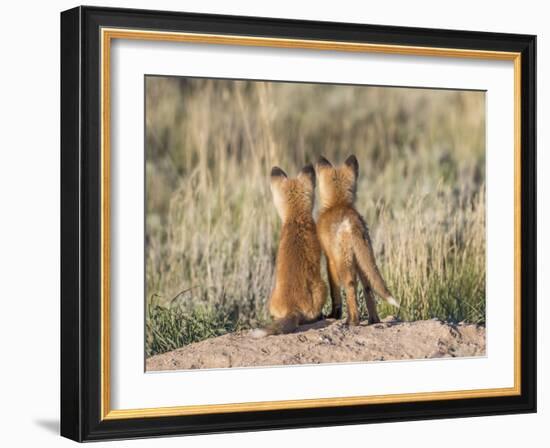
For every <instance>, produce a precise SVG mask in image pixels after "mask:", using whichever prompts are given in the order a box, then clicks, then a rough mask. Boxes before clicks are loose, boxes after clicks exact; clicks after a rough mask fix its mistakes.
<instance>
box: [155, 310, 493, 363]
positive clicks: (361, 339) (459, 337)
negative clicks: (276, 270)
mask: <svg viewBox="0 0 550 448" xmlns="http://www.w3.org/2000/svg"><path fill="white" fill-rule="evenodd" d="M484 355H485V327H483V326H479V325H471V324H458V325H453V324H449V323H446V322H442V321H439V320H426V321H417V322H400V321H396V320H394V319H393V318H391V317H390V318H386V319H384V321H383V322H381V323H380V324H375V325H367V324H366V322H363V323H361V325H359V326H357V327H348V326H346V325H344V324H343V322H342V321H334V320H331V319H328V320H325V321H320V322H317V323H315V324H312V325H304V326H302V327H300V328H299V329H298V330H297V331H296V332H294V333H292V334H286V335H280V336H268V337H264V338H260V339H255V338H253V337H252V336H251V335H250V332H249V331H241V332H237V333H232V334H227V335H224V336H220V337H217V338H212V339H208V340H205V341H201V342H197V343H195V344H190V345H188V346H186V347H183V348H180V349H177V350H173V351H171V352H168V353H163V354H161V355H156V356H153V357H151V358H149V359H147V362H146V368H147V370H148V371H151V370H183V369H212V368H224V367H252V366H273V365H292V364H320V363H336V362H359V361H389V360H397V359H423V358H443V357H461V356H484Z"/></svg>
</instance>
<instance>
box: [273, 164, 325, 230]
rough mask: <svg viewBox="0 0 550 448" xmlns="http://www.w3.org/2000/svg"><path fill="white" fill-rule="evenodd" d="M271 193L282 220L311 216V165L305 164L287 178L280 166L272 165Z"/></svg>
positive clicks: (312, 182)
mask: <svg viewBox="0 0 550 448" xmlns="http://www.w3.org/2000/svg"><path fill="white" fill-rule="evenodd" d="M271 193H272V194H273V202H274V203H275V208H276V209H277V213H279V216H280V217H281V220H282V221H283V222H285V221H288V220H289V219H292V218H296V217H303V216H309V217H311V214H312V212H313V203H314V198H315V170H314V169H313V165H311V164H310V165H306V166H305V167H304V168H302V170H301V171H300V172H299V173H298V176H296V177H295V178H289V177H288V176H287V175H286V173H285V172H284V171H283V170H282V169H281V168H279V167H278V166H274V167H273V168H272V169H271Z"/></svg>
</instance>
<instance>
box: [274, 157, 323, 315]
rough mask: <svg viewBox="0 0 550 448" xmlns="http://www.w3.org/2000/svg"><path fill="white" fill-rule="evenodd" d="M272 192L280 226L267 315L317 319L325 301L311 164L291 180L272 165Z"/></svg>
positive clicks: (313, 173)
mask: <svg viewBox="0 0 550 448" xmlns="http://www.w3.org/2000/svg"><path fill="white" fill-rule="evenodd" d="M271 191H272V194H273V201H274V203H275V208H276V209H277V212H278V214H279V216H280V217H281V221H282V228H281V238H280V241H279V248H278V251H277V262H276V272H275V286H274V289H273V292H272V294H271V298H270V300H269V311H270V314H271V315H272V317H273V318H275V319H284V318H287V317H288V316H297V317H296V319H297V320H298V321H299V322H306V321H313V320H316V319H318V318H319V316H320V314H321V309H322V308H323V305H324V303H325V300H326V286H325V283H324V282H323V280H322V278H321V254H322V252H321V246H320V244H319V240H318V238H317V232H316V226H315V222H314V220H313V217H312V212H313V206H314V198H315V170H314V169H313V166H312V165H308V166H306V167H305V168H303V169H302V170H301V171H300V173H299V174H298V176H297V177H296V178H293V179H290V178H288V176H287V175H286V173H285V172H284V171H283V170H281V169H280V168H278V167H274V168H273V169H272V171H271Z"/></svg>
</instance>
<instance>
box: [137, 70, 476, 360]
mask: <svg viewBox="0 0 550 448" xmlns="http://www.w3.org/2000/svg"><path fill="white" fill-rule="evenodd" d="M484 114H485V95H484V94H483V93H481V92H459V91H442V90H425V89H400V88H379V87H354V86H332V85H313V84H294V83H269V82H246V81H224V80H201V79H183V78H179V79H178V78H162V77H148V78H147V81H146V133H147V134H146V160H147V162H146V188H147V191H146V213H147V216H146V285H147V286H146V294H147V297H146V300H147V304H148V307H147V309H148V313H147V315H148V318H147V343H146V345H147V346H146V353H147V355H148V356H149V355H152V354H155V353H159V352H163V351H167V350H170V349H173V348H175V347H178V346H181V345H183V344H186V343H189V342H194V341H197V340H201V339H204V338H206V337H211V336H213V335H218V334H223V333H224V332H226V331H232V330H234V329H235V328H246V327H250V326H255V325H259V324H261V323H263V322H265V321H266V319H267V318H268V316H267V314H266V308H265V305H266V301H267V299H268V298H269V293H270V290H271V287H272V284H273V268H274V261H275V253H276V248H277V242H278V233H279V230H280V223H279V218H278V217H277V215H276V212H275V209H274V207H273V205H272V199H271V193H270V191H269V172H270V169H271V166H272V165H278V166H281V167H282V168H283V169H285V170H286V171H287V172H289V174H291V175H294V174H295V173H296V172H297V171H298V170H299V169H300V168H301V167H302V166H303V165H305V164H306V163H309V162H312V161H315V160H316V159H317V158H318V156H319V155H321V154H322V155H324V156H325V157H327V158H328V159H329V160H331V161H333V162H338V161H343V160H344V158H345V157H346V156H347V155H349V154H351V153H354V154H355V155H356V156H357V158H358V160H359V164H360V175H359V177H360V182H359V188H358V200H357V207H358V209H359V211H360V212H361V213H362V214H363V215H364V216H365V217H366V220H367V222H368V224H369V226H370V228H371V235H372V239H373V242H374V246H375V251H376V255H377V260H378V263H379V265H380V267H381V270H382V272H383V274H384V276H385V278H386V280H387V282H388V285H389V287H390V290H391V291H392V292H393V294H394V295H395V296H396V297H398V298H399V299H400V300H401V302H402V307H401V309H400V311H399V317H400V318H402V319H405V320H417V319H426V318H432V317H439V318H442V319H446V320H454V321H461V320H467V321H471V322H481V323H483V322H484V319H485V184H484V182H485V118H484ZM361 302H362V301H361ZM363 312H364V309H363ZM389 312H392V313H394V314H395V310H391V309H389V308H386V307H385V306H382V305H381V306H380V314H381V317H383V316H384V315H385V314H387V313H389Z"/></svg>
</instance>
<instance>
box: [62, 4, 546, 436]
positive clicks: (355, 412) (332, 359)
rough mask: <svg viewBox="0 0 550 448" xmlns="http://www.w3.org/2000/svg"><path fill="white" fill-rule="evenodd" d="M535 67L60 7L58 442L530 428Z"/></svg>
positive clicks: (399, 42)
mask: <svg viewBox="0 0 550 448" xmlns="http://www.w3.org/2000/svg"><path fill="white" fill-rule="evenodd" d="M535 67H536V36H532V35H520V34H505V33H488V32H483V33H481V32H478V31H457V30H444V29H426V28H408V27H396V26H389V25H368V24H353V23H336V22H314V21H307V20H299V21H295V20H285V19H276V18H259V17H236V16H218V15H207V14H195V13H193V14H190V13H185V12H173V11H143V10H124V9H110V8H100V7H85V6H81V7H76V8H73V9H71V10H68V11H64V12H63V13H62V14H61V201H60V203H61V235H62V244H61V397H60V398H61V434H62V435H63V436H65V437H68V438H70V439H72V440H77V441H91V440H105V439H123V438H144V437H158V436H167V435H172V436H173V435H186V434H204V433H215V432H233V431H247V430H272V429H283V428H287V429H288V428H301V427H319V426H332V425H342V424H358V423H361V424H363V423H378V422H391V421H403V420H417V419H434V418H450V417H473V416H481V415H484V416H485V415H500V414H509V413H530V412H536V386H537V377H536V371H537V369H536V352H537V346H536V334H537V327H536V323H537V319H536V300H534V299H535V298H536V285H537V279H536V269H537V266H536V260H537V253H536V157H535V156H536V145H535V142H536V101H535V98H536V70H535ZM266 384H267V385H269V387H266Z"/></svg>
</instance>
